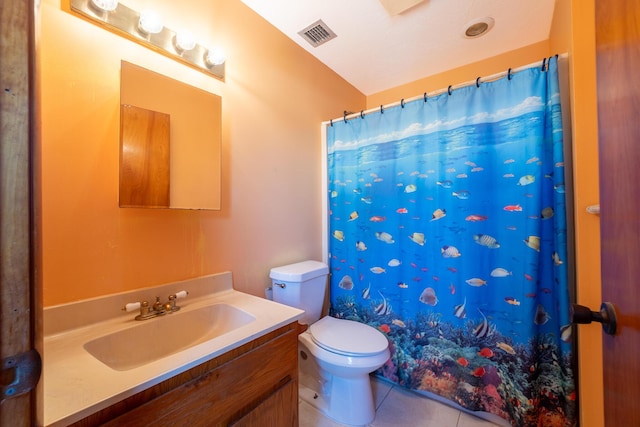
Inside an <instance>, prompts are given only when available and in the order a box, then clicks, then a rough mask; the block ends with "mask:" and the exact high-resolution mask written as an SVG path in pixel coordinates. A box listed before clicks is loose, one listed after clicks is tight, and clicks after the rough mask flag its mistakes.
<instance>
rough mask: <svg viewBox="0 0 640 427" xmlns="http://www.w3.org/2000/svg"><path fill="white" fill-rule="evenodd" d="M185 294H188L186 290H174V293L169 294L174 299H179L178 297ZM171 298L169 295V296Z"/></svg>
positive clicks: (182, 296)
mask: <svg viewBox="0 0 640 427" xmlns="http://www.w3.org/2000/svg"><path fill="white" fill-rule="evenodd" d="M187 295H189V292H187V291H180V292H176V293H175V294H174V295H171V296H172V297H174V298H175V299H180V298H184V297H186V296H187ZM169 298H171V297H169Z"/></svg>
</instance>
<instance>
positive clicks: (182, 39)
mask: <svg viewBox="0 0 640 427" xmlns="http://www.w3.org/2000/svg"><path fill="white" fill-rule="evenodd" d="M173 43H174V44H175V47H176V50H177V51H179V52H184V51H185V50H191V49H193V48H194V47H196V39H195V37H193V34H191V32H190V31H187V30H182V31H178V32H177V33H176V36H175V37H174V38H173Z"/></svg>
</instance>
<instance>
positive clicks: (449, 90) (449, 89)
mask: <svg viewBox="0 0 640 427" xmlns="http://www.w3.org/2000/svg"><path fill="white" fill-rule="evenodd" d="M447 92H449V96H451V85H449V88H448V89H447Z"/></svg>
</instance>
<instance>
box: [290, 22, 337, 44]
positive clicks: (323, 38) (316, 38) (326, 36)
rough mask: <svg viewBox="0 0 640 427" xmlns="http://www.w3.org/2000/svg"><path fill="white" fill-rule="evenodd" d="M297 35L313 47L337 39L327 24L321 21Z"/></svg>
mask: <svg viewBox="0 0 640 427" xmlns="http://www.w3.org/2000/svg"><path fill="white" fill-rule="evenodd" d="M298 34H300V35H301V36H302V37H303V38H304V39H305V40H306V41H308V42H309V43H310V44H311V46H313V47H318V46H320V45H321V44H323V43H326V42H328V41H329V40H331V39H335V38H336V37H337V36H336V33H334V32H333V31H332V30H331V28H329V27H328V26H327V24H325V23H324V22H322V19H318V20H317V21H316V22H314V23H313V24H311V25H309V26H308V27H307V28H305V29H304V30H302V31H299V32H298Z"/></svg>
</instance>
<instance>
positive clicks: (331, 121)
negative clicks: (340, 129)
mask: <svg viewBox="0 0 640 427" xmlns="http://www.w3.org/2000/svg"><path fill="white" fill-rule="evenodd" d="M329 124H330V125H331V127H333V119H331V120H329Z"/></svg>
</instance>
